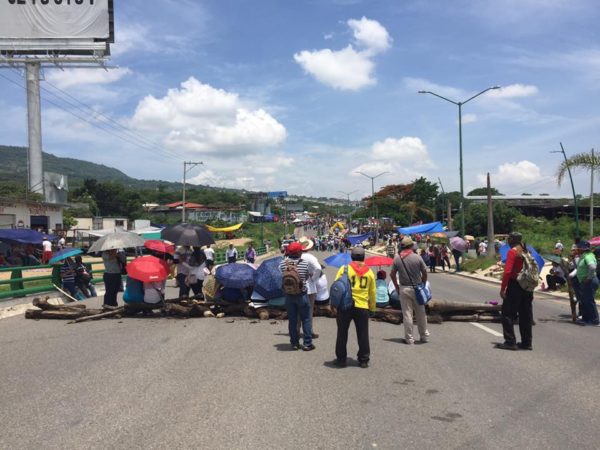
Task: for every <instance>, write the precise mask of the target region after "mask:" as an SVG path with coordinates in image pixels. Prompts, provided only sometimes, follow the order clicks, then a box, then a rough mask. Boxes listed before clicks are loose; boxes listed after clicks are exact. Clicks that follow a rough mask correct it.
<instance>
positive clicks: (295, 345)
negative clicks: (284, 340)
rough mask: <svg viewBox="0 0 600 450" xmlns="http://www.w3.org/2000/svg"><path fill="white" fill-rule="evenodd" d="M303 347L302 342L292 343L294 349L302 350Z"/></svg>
mask: <svg viewBox="0 0 600 450" xmlns="http://www.w3.org/2000/svg"><path fill="white" fill-rule="evenodd" d="M301 348H302V347H300V344H292V350H300V349H301Z"/></svg>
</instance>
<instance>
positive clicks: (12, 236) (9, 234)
mask: <svg viewBox="0 0 600 450" xmlns="http://www.w3.org/2000/svg"><path fill="white" fill-rule="evenodd" d="M45 238H48V239H50V240H54V239H56V236H50V235H47V234H44V233H40V232H39V231H35V230H30V229H29V228H24V229H16V230H13V229H10V230H0V241H9V242H17V243H19V244H41V243H42V241H43V240H44V239H45Z"/></svg>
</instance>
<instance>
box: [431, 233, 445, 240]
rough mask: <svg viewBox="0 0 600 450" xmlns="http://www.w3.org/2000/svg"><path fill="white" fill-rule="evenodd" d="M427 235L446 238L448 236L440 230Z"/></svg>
mask: <svg viewBox="0 0 600 450" xmlns="http://www.w3.org/2000/svg"><path fill="white" fill-rule="evenodd" d="M429 236H431V237H432V238H439V239H448V236H447V235H446V233H443V232H441V231H438V232H437V233H433V234H430V235H429Z"/></svg>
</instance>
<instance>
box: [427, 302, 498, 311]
mask: <svg viewBox="0 0 600 450" xmlns="http://www.w3.org/2000/svg"><path fill="white" fill-rule="evenodd" d="M427 309H428V311H429V312H431V313H440V314H444V313H452V312H454V311H490V312H500V310H501V309H502V306H501V305H491V304H489V303H468V302H452V301H448V300H431V301H430V302H429V303H427Z"/></svg>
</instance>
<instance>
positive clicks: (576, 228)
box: [550, 142, 591, 237]
mask: <svg viewBox="0 0 600 450" xmlns="http://www.w3.org/2000/svg"><path fill="white" fill-rule="evenodd" d="M550 153H562V155H563V157H564V158H565V164H566V166H567V172H568V173H569V180H571V190H572V191H573V201H574V202H575V233H576V236H575V237H581V234H580V233H579V207H578V202H577V195H575V185H574V184H573V176H572V175H571V166H570V164H569V160H568V158H567V154H566V153H565V148H564V147H563V145H562V142H561V143H560V150H554V151H552V152H550ZM590 237H591V234H590Z"/></svg>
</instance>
